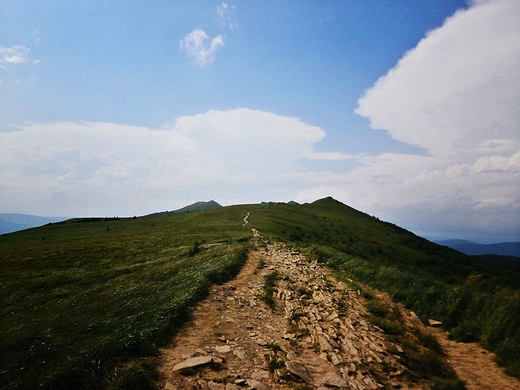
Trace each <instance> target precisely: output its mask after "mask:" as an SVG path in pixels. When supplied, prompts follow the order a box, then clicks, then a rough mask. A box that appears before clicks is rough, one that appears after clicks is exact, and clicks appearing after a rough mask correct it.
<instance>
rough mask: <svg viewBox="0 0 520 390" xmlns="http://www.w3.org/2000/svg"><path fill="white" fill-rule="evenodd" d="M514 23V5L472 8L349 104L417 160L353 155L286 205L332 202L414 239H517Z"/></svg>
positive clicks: (519, 197) (518, 35) (517, 52)
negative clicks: (414, 150)
mask: <svg viewBox="0 0 520 390" xmlns="http://www.w3.org/2000/svg"><path fill="white" fill-rule="evenodd" d="M518 20H520V3H518V2H517V1H513V0H493V1H480V2H475V3H474V4H473V6H471V7H470V8H469V9H468V10H465V11H459V12H457V13H456V14H455V15H454V16H452V17H451V18H449V19H448V20H446V22H445V24H444V25H443V26H442V27H440V28H438V29H436V30H434V31H431V32H430V33H429V34H427V36H426V37H425V38H424V39H423V40H421V41H420V42H419V44H418V45H417V47H415V48H414V49H412V50H410V51H409V52H408V53H406V54H405V55H404V57H403V58H402V59H401V60H400V61H399V62H398V64H397V65H396V66H395V67H394V68H393V69H391V70H390V71H389V72H388V74H386V75H385V76H383V77H381V78H380V79H379V80H378V81H377V82H376V84H375V85H374V86H373V87H372V88H370V89H369V90H368V91H367V92H366V93H365V94H364V96H362V97H361V98H360V99H359V102H358V103H359V107H358V109H357V110H356V112H357V113H358V114H360V115H362V116H365V117H367V118H369V120H370V124H371V127H372V128H374V129H384V130H387V131H388V132H389V134H390V135H391V136H392V137H393V138H395V139H397V140H400V141H404V142H407V143H410V144H414V145H417V146H420V147H421V148H424V149H426V150H427V151H428V153H427V155H426V156H420V155H417V156H412V155H401V154H394V153H386V154H383V155H381V156H360V157H358V160H357V162H358V163H360V164H361V165H359V166H357V167H355V168H354V169H352V170H351V171H349V172H342V173H327V174H321V175H316V176H315V177H314V178H313V181H314V186H310V187H309V188H307V189H305V190H303V191H301V192H300V193H299V195H298V196H297V197H296V200H298V201H310V200H313V199H316V198H319V197H322V196H328V195H332V196H336V197H337V198H338V199H340V200H343V201H344V202H346V203H348V204H350V205H352V206H353V207H356V208H359V209H361V210H364V211H367V212H370V213H372V214H374V215H378V216H380V217H382V218H385V219H387V220H392V221H394V222H396V223H399V224H402V225H404V226H407V227H409V228H414V229H416V231H420V232H421V233H423V234H430V235H435V234H440V233H439V232H440V231H443V232H444V233H443V234H444V235H445V236H448V235H449V234H450V233H449V232H450V231H452V233H451V234H452V236H453V237H454V238H461V234H462V233H461V232H462V231H463V232H464V234H466V236H465V238H473V239H475V240H481V241H487V242H489V241H493V240H496V239H502V240H508V239H509V240H518V239H520V223H519V222H518V221H520V131H519V124H520V73H519V70H520V24H519V23H518ZM493 233H495V234H496V235H495V236H492V234H493ZM472 234H473V236H471V235H472Z"/></svg>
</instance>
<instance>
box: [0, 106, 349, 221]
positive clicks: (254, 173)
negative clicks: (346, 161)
mask: <svg viewBox="0 0 520 390" xmlns="http://www.w3.org/2000/svg"><path fill="white" fill-rule="evenodd" d="M323 137H325V132H324V131H323V130H322V129H320V128H319V127H316V126H310V125H308V124H305V123H303V122H301V121H300V120H299V119H297V118H292V117H284V116H280V115H276V114H273V113H269V112H263V111H256V110H250V109H235V110H229V111H216V110H212V111H208V112H206V113H203V114H197V115H194V116H185V117H180V118H178V119H177V120H176V121H175V122H173V123H170V124H166V125H164V126H162V127H161V128H159V129H150V128H147V127H139V126H128V125H118V124H113V123H93V122H80V123H76V122H55V123H45V124H39V123H27V124H26V125H24V126H22V127H20V128H19V129H17V130H16V131H11V132H8V133H0V147H1V149H2V154H1V155H0V171H1V172H2V175H0V189H1V190H0V204H4V205H5V204H10V205H11V207H14V208H15V209H17V210H24V211H25V212H33V213H37V212H38V210H37V209H40V210H46V212H47V213H51V214H52V213H54V214H60V215H61V214H69V215H70V214H71V213H75V214H76V215H77V213H78V212H81V213H82V214H84V215H85V214H98V215H99V214H100V213H103V212H105V214H116V213H117V214H121V215H123V214H125V213H126V215H133V214H135V213H146V212H152V211H157V210H165V209H172V208H173V207H174V206H178V207H180V206H183V205H185V204H186V202H191V201H195V200H201V199H206V198H208V199H215V198H216V199H218V200H219V201H221V202H224V203H225V201H226V199H233V200H240V199H242V200H243V201H262V200H266V199H280V196H283V197H289V196H290V193H291V192H292V191H293V186H294V185H295V183H296V185H299V186H300V187H301V186H302V185H304V184H303V182H302V179H301V178H299V179H297V180H296V181H295V180H292V181H289V180H287V179H286V178H287V177H288V176H290V175H291V174H292V173H293V172H298V171H299V170H301V169H302V168H301V166H300V161H301V160H305V159H309V158H313V159H317V158H325V159H330V158H334V159H336V158H339V157H341V156H340V155H338V154H333V155H332V156H329V155H327V154H321V153H315V152H314V151H313V146H314V145H315V144H316V143H318V142H319V141H320V140H322V139H323ZM289 199H290V198H289Z"/></svg>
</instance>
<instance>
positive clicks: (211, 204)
mask: <svg viewBox="0 0 520 390" xmlns="http://www.w3.org/2000/svg"><path fill="white" fill-rule="evenodd" d="M219 207H222V206H221V205H219V204H218V203H217V202H215V201H214V200H210V201H208V202H195V203H193V204H190V205H188V206H185V207H183V208H180V209H178V210H173V211H162V212H159V213H153V214H150V215H147V217H155V216H158V215H168V214H182V213H193V212H195V211H208V210H213V209H217V208H219Z"/></svg>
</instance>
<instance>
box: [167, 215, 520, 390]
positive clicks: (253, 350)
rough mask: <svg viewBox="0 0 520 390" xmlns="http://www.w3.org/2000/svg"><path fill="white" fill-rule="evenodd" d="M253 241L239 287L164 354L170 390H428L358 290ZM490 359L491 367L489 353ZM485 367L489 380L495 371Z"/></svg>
mask: <svg viewBox="0 0 520 390" xmlns="http://www.w3.org/2000/svg"><path fill="white" fill-rule="evenodd" d="M245 223H247V216H246V218H244V224H245ZM253 234H254V236H255V239H256V240H257V246H258V247H259V248H260V249H259V250H257V251H254V252H251V254H250V257H249V260H248V262H247V263H246V265H245V266H244V267H243V269H242V270H241V272H240V273H239V275H238V276H237V278H236V279H235V280H233V281H231V282H228V283H226V284H223V285H221V286H215V287H214V288H213V290H212V291H211V293H210V295H209V296H208V298H206V299H205V300H204V301H202V302H201V303H200V304H199V305H198V306H197V307H196V308H195V309H194V311H193V316H192V321H191V322H190V323H188V324H187V325H186V326H185V327H184V328H183V329H182V330H181V331H180V332H179V334H177V336H176V337H175V339H174V340H173V342H172V344H171V345H170V346H169V347H167V348H164V349H163V350H161V354H162V365H161V366H160V371H161V373H162V374H163V376H164V381H163V388H164V389H169V390H174V389H178V390H183V389H204V390H205V389H211V390H237V389H257V390H263V389H302V390H303V389H306V390H307V389H320V390H324V389H330V388H343V389H359V390H364V389H374V390H375V389H378V388H383V387H385V388H388V389H393V388H394V389H403V390H406V389H425V388H428V387H427V386H426V384H425V383H422V382H416V383H411V382H409V380H408V378H407V376H405V375H403V372H404V371H405V369H404V367H403V366H402V365H401V364H400V363H399V359H400V358H399V356H398V353H397V352H398V350H399V347H398V346H396V345H394V344H392V343H390V342H389V341H388V340H387V337H386V335H385V334H384V333H383V332H382V331H381V330H380V329H379V328H377V327H375V326H373V325H372V324H370V323H368V322H367V320H366V318H365V317H364V315H365V314H366V309H365V308H364V306H363V305H362V303H361V301H362V299H361V297H360V296H359V295H358V292H357V291H354V290H352V289H350V288H349V287H348V286H347V285H345V284H344V283H342V282H337V281H336V280H335V279H334V278H333V276H332V274H331V273H330V271H329V270H327V269H325V268H322V267H320V266H319V265H318V264H316V263H310V262H309V261H308V260H307V259H306V258H305V257H304V256H303V255H301V254H300V253H297V252H295V251H293V250H291V249H290V248H287V247H285V246H284V245H283V244H278V245H273V244H269V245H266V244H265V243H263V241H262V240H261V238H260V237H259V235H258V232H257V231H255V230H253ZM274 272H276V273H277V276H278V278H277V280H276V291H277V293H276V297H275V305H276V309H275V310H274V311H272V310H271V309H270V308H268V306H267V305H266V304H265V303H264V302H263V301H262V300H261V299H260V297H261V296H262V295H263V293H264V285H265V281H266V278H265V276H267V275H269V274H272V273H274ZM410 318H412V317H411V316H410ZM439 336H442V335H441V334H439ZM440 341H441V343H442V345H443V346H444V343H445V341H444V340H443V338H442V337H440ZM455 350H456V349H455ZM394 353H395V354H394ZM448 353H449V354H450V359H451V360H452V363H453V364H454V365H455V364H456V359H455V352H454V354H453V356H452V354H451V352H450V350H449V348H448ZM479 353H480V352H479ZM485 357H487V358H488V360H489V355H486V354H482V353H480V355H479V358H485ZM486 367H487V366H486ZM477 369H478V370H479V372H480V374H481V375H482V376H486V373H489V372H491V371H490V370H489V369H488V368H483V367H480V366H479V367H478V368H477ZM459 375H460V376H461V378H462V379H464V380H466V381H468V389H470V390H472V389H520V387H518V386H517V385H515V384H514V382H513V379H514V378H509V377H507V376H505V375H504V374H503V373H502V377H505V379H504V378H502V377H501V378H498V377H497V378H495V379H493V386H492V387H485V386H486V385H485V382H483V381H478V382H475V386H477V387H474V386H473V383H471V384H470V382H472V380H473V379H474V378H476V377H477V374H474V375H473V377H474V378H471V376H472V374H470V375H469V378H466V377H465V376H463V375H462V373H460V372H459ZM493 375H494V374H493ZM497 375H499V372H497ZM500 380H502V382H500ZM504 381H506V382H504ZM502 383H505V384H506V385H502ZM497 384H499V385H498V386H497ZM483 386H484V387H483ZM507 386H509V387H507ZM511 386H512V387H511ZM515 386H517V387H515Z"/></svg>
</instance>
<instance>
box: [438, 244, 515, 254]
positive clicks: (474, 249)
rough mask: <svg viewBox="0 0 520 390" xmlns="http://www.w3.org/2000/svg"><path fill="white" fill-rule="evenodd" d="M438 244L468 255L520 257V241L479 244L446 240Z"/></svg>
mask: <svg viewBox="0 0 520 390" xmlns="http://www.w3.org/2000/svg"><path fill="white" fill-rule="evenodd" d="M437 244H440V245H444V246H447V247H449V248H452V249H455V250H458V251H459V252H462V253H465V254H466V255H471V256H475V255H500V256H515V257H520V242H500V243H496V244H478V243H476V242H472V241H466V240H444V241H437Z"/></svg>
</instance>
